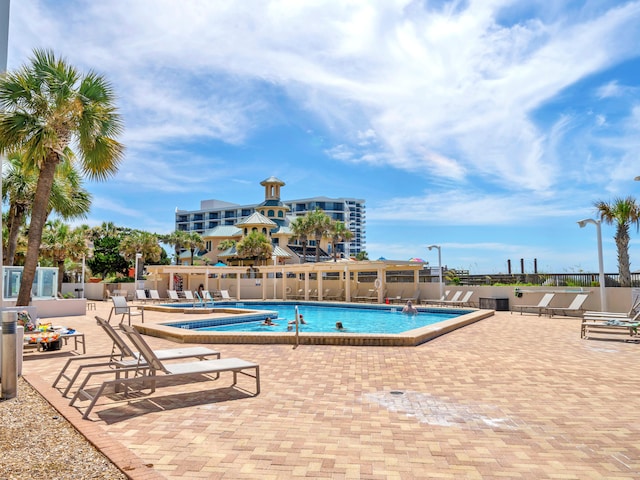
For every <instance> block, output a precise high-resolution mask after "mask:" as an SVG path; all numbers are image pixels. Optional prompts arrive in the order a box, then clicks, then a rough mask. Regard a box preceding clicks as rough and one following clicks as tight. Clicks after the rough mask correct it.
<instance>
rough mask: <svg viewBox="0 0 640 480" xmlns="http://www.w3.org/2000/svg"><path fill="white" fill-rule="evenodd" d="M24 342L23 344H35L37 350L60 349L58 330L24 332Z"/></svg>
mask: <svg viewBox="0 0 640 480" xmlns="http://www.w3.org/2000/svg"><path fill="white" fill-rule="evenodd" d="M24 343H25V346H35V347H37V348H38V350H60V347H61V346H62V342H61V340H60V332H56V331H46V332H41V331H39V330H36V331H33V332H25V334H24Z"/></svg>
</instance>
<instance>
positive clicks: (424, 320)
mask: <svg viewBox="0 0 640 480" xmlns="http://www.w3.org/2000/svg"><path fill="white" fill-rule="evenodd" d="M260 306H264V308H265V310H268V311H270V312H273V311H277V312H278V315H277V317H274V318H272V321H273V323H275V324H276V325H274V326H266V325H263V324H262V320H260V321H251V322H240V323H233V324H227V325H218V326H212V327H201V328H197V330H198V331H211V332H286V331H287V327H288V323H289V321H292V320H293V319H294V318H295V305H284V304H261V305H260ZM260 306H252V307H251V308H252V309H256V310H259V309H260ZM298 312H299V313H300V314H301V315H302V316H303V317H304V320H305V321H306V322H307V323H306V324H300V325H299V330H300V331H301V332H332V333H340V332H342V331H344V332H348V333H383V334H384V333H402V332H406V331H408V330H413V329H415V328H421V327H424V326H427V325H432V324H434V323H438V322H442V321H444V320H448V319H451V318H454V317H458V316H460V315H462V314H465V313H468V312H466V311H461V310H454V311H450V312H434V311H428V310H425V311H420V313H418V314H417V315H406V314H403V313H402V306H400V307H391V308H354V307H329V306H323V307H320V306H313V305H298ZM336 322H341V323H342V325H343V326H344V328H345V330H337V329H336ZM292 328H293V330H295V325H293V326H292Z"/></svg>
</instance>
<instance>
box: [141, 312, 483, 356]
mask: <svg viewBox="0 0 640 480" xmlns="http://www.w3.org/2000/svg"><path fill="white" fill-rule="evenodd" d="M276 305H283V306H285V307H290V308H291V309H293V308H294V307H295V306H296V305H298V307H299V309H300V312H301V313H302V314H303V315H304V316H305V319H307V320H308V321H309V323H308V325H309V327H311V326H312V324H313V323H315V322H316V321H315V320H313V319H312V316H310V310H308V309H309V307H311V306H322V307H323V308H324V309H326V310H327V312H326V313H327V314H328V315H330V317H331V319H330V320H327V321H328V325H329V327H328V328H329V331H324V332H323V331H310V330H305V325H302V329H301V330H300V331H299V332H298V334H297V335H296V333H295V329H292V331H287V329H286V323H288V321H289V318H291V319H293V314H292V313H286V310H285V311H284V312H283V313H282V314H281V313H280V312H277V311H276V310H275V307H276ZM174 307H175V308H172V307H171V306H168V305H157V306H151V307H149V308H150V309H154V310H155V309H157V310H162V311H164V312H168V311H175V312H176V315H180V316H181V318H182V319H181V320H180V321H178V320H176V321H171V322H167V323H158V324H152V323H143V324H140V325H136V329H137V330H139V331H140V332H141V333H143V334H145V335H151V336H156V337H160V338H165V339H170V340H173V341H176V342H179V343H208V344H223V343H254V344H273V343H281V344H294V345H298V344H299V345H305V344H307V345H357V346H416V345H420V344H422V343H424V342H427V341H429V340H431V339H433V338H436V337H438V336H440V335H443V334H446V333H449V332H451V331H454V330H456V329H458V328H462V327H464V326H466V325H470V324H472V323H475V322H477V321H479V320H482V319H484V318H487V317H490V316H492V315H493V314H494V311H493V310H477V309H452V308H429V309H421V311H420V314H418V315H417V316H416V317H410V316H405V315H402V314H401V313H398V310H399V307H398V306H395V307H392V306H388V305H370V304H366V305H363V304H349V303H344V302H340V303H329V302H281V303H279V304H275V303H273V302H260V301H256V302H235V303H221V302H216V304H215V308H207V309H205V308H194V307H191V306H188V305H187V306H185V305H184V304H183V305H179V306H174ZM342 308H344V309H347V310H351V312H354V311H357V310H366V311H367V312H369V313H372V312H375V311H381V312H384V313H386V315H387V316H386V320H385V323H387V324H388V325H394V324H398V325H400V324H402V329H401V330H400V331H399V332H398V333H377V332H365V333H359V332H356V331H354V330H353V329H354V328H355V327H356V323H357V320H356V319H350V320H345V319H344V317H341V318H338V317H339V315H340V312H341V310H340V309H342ZM394 309H395V312H394V311H393V310H394ZM195 313H200V314H201V315H200V317H204V316H205V315H208V316H209V317H208V318H198V319H196V318H193V317H194V314H195ZM430 313H445V314H447V316H445V317H442V316H440V317H439V321H432V322H431V323H428V322H425V323H428V324H423V325H422V326H419V325H418V324H417V323H415V324H412V323H411V322H418V321H422V320H423V319H424V320H426V319H427V316H428V315H429V314H430ZM276 315H277V316H278V318H279V319H276ZM289 315H290V316H289ZM267 316H272V318H274V321H275V323H278V324H279V325H278V329H277V330H276V329H274V328H273V327H261V326H260V327H258V329H257V330H252V328H254V327H256V326H258V325H257V323H261V322H262V321H263V320H264V319H265V318H266V317H267ZM187 319H189V320H187ZM285 320H286V322H285ZM337 321H341V322H343V324H344V325H345V327H347V330H346V331H336V330H335V323H336V322H337ZM347 322H349V323H347ZM239 323H244V324H245V327H248V328H247V330H244V331H239V330H238V328H233V327H229V326H228V325H231V324H239ZM250 323H253V325H251V326H249V324H250ZM223 326H224V327H223ZM211 327H223V329H222V330H220V329H217V328H213V329H212V328H211ZM280 327H281V328H280ZM232 328H233V329H232Z"/></svg>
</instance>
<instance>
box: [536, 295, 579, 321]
mask: <svg viewBox="0 0 640 480" xmlns="http://www.w3.org/2000/svg"><path fill="white" fill-rule="evenodd" d="M588 297H589V294H588V293H578V294H577V295H576V296H575V298H574V299H573V301H572V302H571V304H570V305H569V306H568V307H546V308H543V309H542V313H546V314H547V315H549V316H550V317H553V316H554V315H565V316H569V314H570V313H578V314H580V315H582V312H584V308H582V305H583V304H584V302H585V300H586V299H587V298H588Z"/></svg>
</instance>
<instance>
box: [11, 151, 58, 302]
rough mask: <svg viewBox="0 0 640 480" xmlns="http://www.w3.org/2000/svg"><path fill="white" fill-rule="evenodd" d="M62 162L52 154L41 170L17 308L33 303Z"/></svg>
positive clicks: (32, 211)
mask: <svg viewBox="0 0 640 480" xmlns="http://www.w3.org/2000/svg"><path fill="white" fill-rule="evenodd" d="M59 162H60V158H59V157H58V154H57V153H55V152H52V153H50V154H49V155H48V156H47V159H46V160H45V162H44V163H43V165H42V168H41V169H40V175H39V177H38V185H37V187H36V194H35V196H34V199H33V208H32V210H31V222H30V224H29V237H28V241H29V243H28V246H27V256H26V257H25V260H24V270H23V272H22V279H21V281H20V291H19V292H18V298H17V300H16V306H27V305H29V302H30V301H31V288H32V287H33V280H34V279H35V277H36V268H37V267H38V260H39V258H40V243H41V242H42V231H43V229H44V224H45V222H46V221H47V211H48V207H49V197H50V196H51V188H52V186H53V178H54V176H55V172H56V166H57V165H58V163H59Z"/></svg>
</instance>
